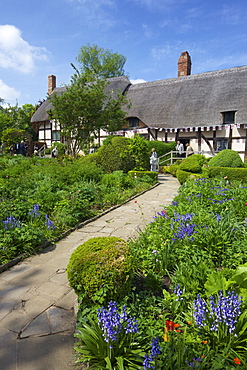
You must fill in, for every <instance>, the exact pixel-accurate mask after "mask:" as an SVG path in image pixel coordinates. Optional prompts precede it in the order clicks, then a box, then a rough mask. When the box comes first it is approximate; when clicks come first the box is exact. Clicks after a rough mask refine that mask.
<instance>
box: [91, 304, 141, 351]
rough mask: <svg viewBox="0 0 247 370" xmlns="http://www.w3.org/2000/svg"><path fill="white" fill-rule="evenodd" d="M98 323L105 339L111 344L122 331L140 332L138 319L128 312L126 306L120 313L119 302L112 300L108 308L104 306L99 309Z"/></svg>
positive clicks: (126, 332)
mask: <svg viewBox="0 0 247 370" xmlns="http://www.w3.org/2000/svg"><path fill="white" fill-rule="evenodd" d="M98 324H99V326H100V327H101V329H102V331H103V336H104V340H105V341H106V342H107V343H110V346H112V344H111V342H115V341H116V340H117V338H118V334H120V333H121V332H124V333H125V334H128V333H138V322H137V319H136V318H135V317H131V316H130V315H128V314H127V312H126V306H123V307H122V312H121V313H120V312H119V311H118V306H117V303H116V302H112V301H111V302H109V304H108V309H107V308H104V307H102V308H99V309H98Z"/></svg>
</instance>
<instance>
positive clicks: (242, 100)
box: [32, 66, 247, 128]
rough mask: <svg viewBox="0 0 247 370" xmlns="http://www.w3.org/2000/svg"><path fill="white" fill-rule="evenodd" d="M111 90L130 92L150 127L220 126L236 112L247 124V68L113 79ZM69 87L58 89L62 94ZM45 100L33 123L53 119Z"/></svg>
mask: <svg viewBox="0 0 247 370" xmlns="http://www.w3.org/2000/svg"><path fill="white" fill-rule="evenodd" d="M109 81H110V84H109V85H108V87H107V90H109V91H117V90H120V91H121V92H122V93H124V92H126V94H127V98H128V99H129V100H130V101H131V104H132V106H131V108H130V109H127V108H126V109H125V110H126V116H127V117H137V118H139V119H140V120H141V121H142V122H143V123H144V124H145V125H146V126H148V127H157V128H179V127H181V128H182V127H185V128H186V127H197V126H217V125H221V124H222V114H221V113H222V112H226V111H236V112H237V113H236V123H245V124H246V123H247V66H244V67H235V68H230V69H225V70H219V71H214V72H205V73H199V74H196V75H189V76H184V77H178V78H171V79H166V80H159V81H153V82H146V83H141V84H135V85H132V84H131V83H130V81H129V80H128V79H127V78H126V77H115V78H111V79H109ZM64 89H66V88H64V87H63V88H58V89H55V91H56V92H57V93H62V92H63V91H64ZM51 108H52V105H51V103H50V102H49V101H47V100H46V101H45V102H44V103H43V104H42V105H41V107H40V108H39V109H38V110H37V111H36V113H35V114H34V115H33V117H32V122H40V121H45V120H47V119H49V117H48V115H47V113H46V112H47V110H49V109H51Z"/></svg>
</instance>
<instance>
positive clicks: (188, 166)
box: [179, 154, 202, 173]
mask: <svg viewBox="0 0 247 370" xmlns="http://www.w3.org/2000/svg"><path fill="white" fill-rule="evenodd" d="M198 159H199V158H198V154H192V155H190V156H189V157H187V158H185V159H183V160H182V162H181V163H180V165H179V170H182V171H186V172H193V173H200V172H201V170H202V165H201V164H200V162H199V160H198Z"/></svg>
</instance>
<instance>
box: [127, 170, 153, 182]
mask: <svg viewBox="0 0 247 370" xmlns="http://www.w3.org/2000/svg"><path fill="white" fill-rule="evenodd" d="M128 174H129V176H130V177H134V178H138V177H139V178H143V177H150V178H151V179H152V180H153V181H154V182H157V181H158V172H154V171H135V170H131V171H129V172H128Z"/></svg>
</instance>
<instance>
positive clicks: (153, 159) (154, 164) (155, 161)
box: [150, 148, 159, 172]
mask: <svg viewBox="0 0 247 370" xmlns="http://www.w3.org/2000/svg"><path fill="white" fill-rule="evenodd" d="M158 164H159V159H158V154H157V153H156V150H155V149H154V148H153V149H152V154H151V157H150V165H151V168H150V171H154V172H156V171H157V169H156V167H157V165H158Z"/></svg>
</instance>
